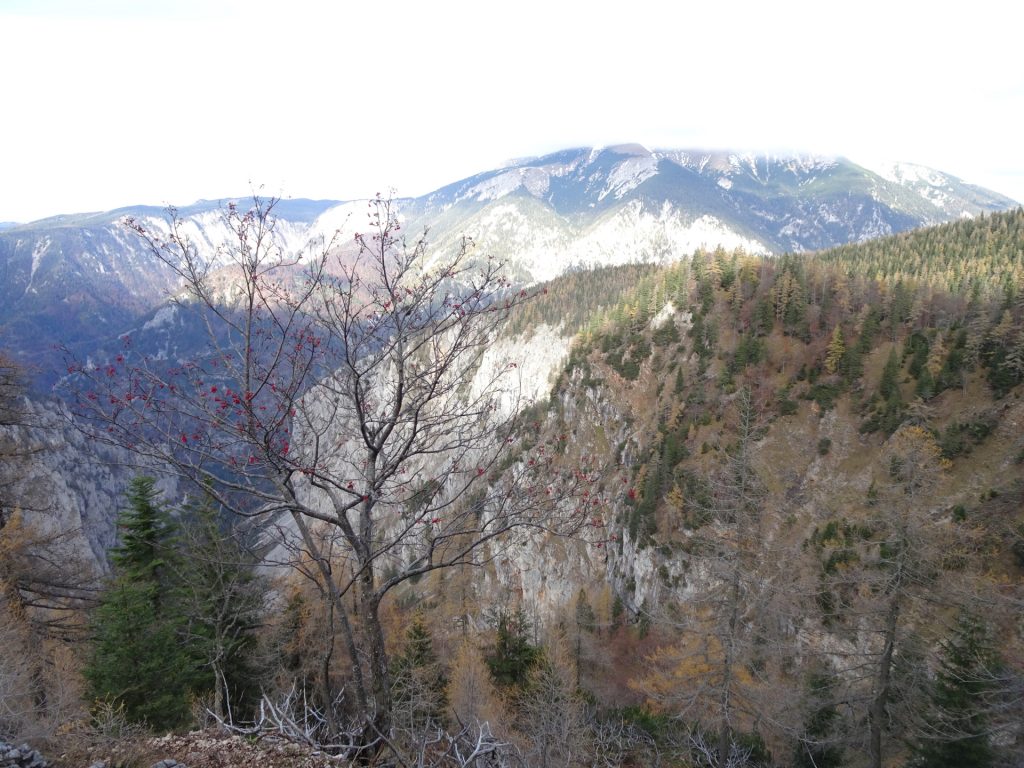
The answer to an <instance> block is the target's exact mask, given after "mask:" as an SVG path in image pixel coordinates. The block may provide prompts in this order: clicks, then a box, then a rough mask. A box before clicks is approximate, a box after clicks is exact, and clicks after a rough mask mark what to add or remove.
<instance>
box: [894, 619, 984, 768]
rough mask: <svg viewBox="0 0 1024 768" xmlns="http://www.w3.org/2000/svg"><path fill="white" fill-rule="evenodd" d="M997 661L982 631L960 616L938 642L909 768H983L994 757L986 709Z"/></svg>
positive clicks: (976, 620) (974, 620)
mask: <svg viewBox="0 0 1024 768" xmlns="http://www.w3.org/2000/svg"><path fill="white" fill-rule="evenodd" d="M998 667H999V660H998V656H997V654H996V652H995V650H994V649H993V647H992V640H991V638H990V637H989V634H988V631H987V629H986V628H985V626H984V624H982V623H981V622H980V621H979V620H978V619H976V618H975V617H973V616H971V615H969V614H968V613H966V612H962V613H961V614H960V616H959V617H958V619H957V624H956V627H955V629H954V630H953V634H952V636H951V637H950V638H949V639H947V640H946V641H945V642H944V643H942V649H941V657H940V660H939V669H938V673H937V674H936V678H935V683H934V685H933V687H932V691H931V701H930V705H929V709H928V712H927V714H926V716H925V724H924V727H923V728H922V736H921V738H920V739H919V741H918V742H917V744H916V745H915V746H914V750H913V751H914V758H913V760H912V761H911V765H913V766H914V768H987V766H991V765H995V763H996V753H995V749H994V747H993V745H992V742H991V740H990V738H989V710H990V707H991V704H992V698H993V697H994V695H995V693H996V690H997V688H998V685H997V675H996V673H997V670H998Z"/></svg>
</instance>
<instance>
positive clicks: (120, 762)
mask: <svg viewBox="0 0 1024 768" xmlns="http://www.w3.org/2000/svg"><path fill="white" fill-rule="evenodd" d="M338 765H339V763H338V761H337V760H332V759H331V758H329V757H327V756H326V755H323V754H317V753H315V752H314V751H313V750H312V749H310V748H308V747H304V746H301V745H298V744H292V743H289V742H285V741H273V740H270V739H261V740H254V739H247V738H245V737H242V736H235V735H230V734H226V733H224V732H222V731H215V730H207V731H194V732H192V733H188V734H184V735H175V734H171V735H168V736H163V737H159V738H150V739H144V740H140V741H138V742H131V743H128V742H125V743H121V744H118V745H117V746H115V747H112V748H110V749H106V750H91V751H90V752H89V754H88V755H85V756H72V755H70V754H65V755H61V756H59V757H50V756H46V757H44V755H42V754H41V753H40V752H39V751H37V750H34V749H32V748H30V747H29V746H28V745H21V746H15V745H13V744H8V743H7V742H5V741H3V740H0V768H267V767H268V766H273V768H328V766H331V768H337V767H338Z"/></svg>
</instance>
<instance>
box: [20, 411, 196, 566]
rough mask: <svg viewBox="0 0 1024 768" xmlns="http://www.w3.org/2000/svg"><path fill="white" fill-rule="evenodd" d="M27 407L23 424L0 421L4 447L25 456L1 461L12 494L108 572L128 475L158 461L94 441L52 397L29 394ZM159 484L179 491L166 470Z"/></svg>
mask: <svg viewBox="0 0 1024 768" xmlns="http://www.w3.org/2000/svg"><path fill="white" fill-rule="evenodd" d="M24 413H25V417H24V419H23V420H22V421H23V424H21V425H19V426H13V427H4V428H0V453H7V454H14V455H15V456H20V457H21V458H17V459H15V460H13V461H10V462H6V463H5V464H4V465H3V467H2V471H3V472H4V473H5V474H6V475H7V476H8V477H10V485H9V486H8V487H7V494H8V497H9V498H11V499H13V500H14V502H15V504H16V507H17V508H18V509H20V510H21V512H22V514H23V515H24V516H25V518H26V519H27V520H28V521H29V522H30V523H31V524H32V525H33V526H34V527H35V528H36V529H37V530H38V531H39V532H41V533H43V534H61V535H62V536H63V537H65V542H64V544H65V546H67V547H69V548H70V552H71V553H73V554H74V555H76V556H78V557H80V558H81V559H82V561H83V562H84V563H88V564H91V565H92V566H93V567H95V568H96V570H97V571H98V572H104V571H105V570H106V568H107V559H106V553H107V551H108V550H109V549H110V547H112V546H113V545H114V544H115V542H116V534H117V532H116V520H117V513H118V511H119V510H120V509H122V508H123V507H124V506H125V501H124V495H123V494H124V490H125V488H127V485H128V482H129V481H130V480H131V478H132V477H133V476H134V475H135V474H137V473H140V472H146V473H147V474H152V475H156V476H159V475H160V471H159V468H158V467H150V468H149V469H143V468H142V467H141V466H140V460H139V459H138V457H136V456H134V455H132V454H131V453H129V452H128V451H126V450H124V449H121V448H117V447H114V446H109V445H104V444H101V443H96V442H95V441H92V440H90V439H89V438H88V437H87V436H86V435H85V434H84V433H83V432H81V431H79V430H77V429H76V428H75V427H74V425H73V424H72V423H71V422H70V421H68V420H67V419H66V418H65V417H64V416H63V415H62V414H61V409H60V407H59V406H58V405H57V404H56V403H54V402H52V401H49V402H45V401H29V400H26V401H25V410H24ZM159 487H160V488H161V490H163V491H164V493H165V495H166V497H167V498H169V499H173V498H174V497H175V496H176V494H177V487H176V484H175V482H174V481H173V479H171V478H169V477H164V478H162V479H161V481H160V483H159Z"/></svg>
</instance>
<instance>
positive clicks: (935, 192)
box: [0, 144, 1016, 380]
mask: <svg viewBox="0 0 1024 768" xmlns="http://www.w3.org/2000/svg"><path fill="white" fill-rule="evenodd" d="M396 202H397V204H398V206H399V208H400V210H401V212H402V215H403V216H404V217H405V219H406V220H407V221H408V226H407V227H406V230H407V231H411V232H416V231H421V230H423V229H427V230H429V239H430V243H431V248H432V249H433V250H434V252H450V250H451V249H452V248H455V247H457V243H458V240H459V239H460V238H461V237H462V236H463V235H470V236H472V238H473V240H474V242H475V244H476V247H477V248H478V249H479V251H480V252H482V253H487V254H489V255H492V256H495V257H498V258H502V259H505V260H506V261H508V262H509V264H510V274H511V276H512V277H513V278H514V279H515V280H517V281H520V282H535V281H542V280H550V279H552V278H554V277H557V276H558V275H560V274H564V273H565V272H566V271H568V270H571V269H578V268H586V267H595V266H603V265H612V264H623V263H632V262H655V263H665V262H669V261H672V260H674V259H677V258H679V257H681V256H684V255H687V254H690V253H692V252H693V251H694V250H696V249H697V248H699V247H702V246H703V247H706V248H709V249H713V248H715V247H717V246H723V247H726V248H735V247H742V248H744V249H745V250H747V251H750V252H758V253H776V254H778V253H785V252H800V251H807V250H816V249H821V248H827V247H831V246H836V245H841V244H845V243H851V242H862V241H865V240H868V239H871V238H875V237H879V236H884V235H888V234H892V233H895V232H901V231H905V230H909V229H912V228H915V227H919V226H923V225H929V224H935V223H939V222H943V221H949V220H952V219H957V218H961V217H972V216H977V215H980V214H984V213H986V212H991V211H997V210H1003V209H1007V208H1011V207H1014V206H1015V205H1016V203H1015V202H1014V201H1013V200H1010V199H1009V198H1007V197H1004V196H1002V195H999V194H997V193H995V192H992V191H989V190H986V189H982V188H980V187H976V186H972V185H970V184H966V183H965V182H963V181H961V180H960V179H957V178H956V177H954V176H951V175H949V174H946V173H942V172H940V171H936V170H933V169H929V168H924V167H921V166H915V165H910V164H905V163H896V164H890V165H886V166H879V167H877V168H875V169H874V170H871V169H868V168H866V167H862V166H860V165H857V164H856V163H854V162H851V161H849V160H846V159H843V158H826V157H813V156H793V157H782V156H756V155H750V154H740V153H730V152H711V151H699V150H658V151H650V150H648V149H645V148H644V147H642V146H639V145H635V144H632V145H620V146H613V147H606V148H603V149H591V148H580V149H569V150H565V151H561V152H556V153H554V154H550V155H546V156H544V157H538V158H529V159H522V160H517V161H515V162H513V163H511V164H509V165H507V166H505V167H502V168H498V169H494V170H490V171H485V172H483V173H479V174H477V175H475V176H471V177H469V178H467V179H463V180H461V181H457V182H455V183H453V184H449V185H447V186H445V187H442V188H440V189H438V190H436V191H434V192H431V193H429V194H427V195H424V196H422V197H418V198H408V199H401V200H398V201H396ZM275 213H276V215H277V217H278V225H277V235H278V236H279V237H280V238H281V241H282V243H283V245H284V247H285V248H286V249H290V250H294V251H300V250H302V249H303V248H305V247H307V246H309V245H310V244H311V243H316V242H318V241H319V238H328V239H329V238H330V237H331V235H332V234H333V233H335V232H340V235H341V236H340V238H339V242H342V243H351V241H352V237H351V236H352V234H354V232H356V231H358V230H359V229H360V228H361V227H362V226H364V225H365V203H363V202H361V201H354V202H340V201H332V200H305V199H285V200H281V201H279V202H278V203H277V206H276V208H275ZM222 214H223V204H222V202H221V201H206V200H203V201H199V202H197V203H194V204H192V205H189V206H187V207H182V208H180V209H178V210H177V215H178V216H179V217H180V219H181V223H182V227H183V231H184V232H185V233H186V234H187V235H188V236H189V237H190V238H191V239H192V240H193V242H195V243H196V245H197V246H198V247H199V248H200V249H201V250H203V251H205V252H208V253H214V252H215V251H216V249H217V247H218V245H220V244H221V243H222V242H224V240H225V239H226V237H227V236H228V230H227V229H226V225H225V221H224V217H223V215H222ZM126 217H133V218H135V219H136V220H138V221H139V222H140V223H143V224H144V225H145V226H146V227H148V228H150V229H151V230H153V231H158V230H160V229H163V230H166V228H167V226H168V219H169V216H168V212H167V211H166V210H163V209H160V208H155V207H144V206H136V207H129V208H121V209H117V210H114V211H108V212H101V213H83V214H71V215H61V216H54V217H52V218H47V219H42V220H40V221H36V222H32V223H28V224H20V225H15V226H11V227H5V228H4V229H2V230H0V346H4V347H6V348H8V349H9V350H11V352H12V353H13V354H14V355H15V356H16V357H18V358H19V359H20V360H21V361H23V362H25V363H27V364H29V365H32V366H34V367H35V368H37V369H38V370H40V371H46V370H49V369H52V368H54V367H56V363H57V357H56V355H55V352H54V346H55V345H57V344H61V345H66V346H69V347H71V348H73V349H75V350H76V352H78V353H80V354H88V353H89V351H91V349H92V348H93V347H95V346H97V344H98V343H100V342H102V341H104V340H108V341H109V340H111V339H116V338H117V337H118V336H119V335H120V334H123V333H126V332H129V331H131V330H133V329H138V328H140V327H145V326H146V325H147V323H148V324H149V327H151V328H152V327H156V326H159V325H160V323H159V322H157V323H156V324H155V325H154V317H155V316H156V313H158V312H160V311H161V307H162V306H163V305H164V302H165V300H166V298H167V297H168V295H170V294H173V292H174V291H175V290H176V289H177V287H178V285H177V282H176V279H175V276H174V275H173V274H172V273H171V272H170V270H168V269H167V267H166V266H165V265H163V264H162V263H160V262H159V260H157V259H156V258H154V256H153V254H152V253H150V252H149V251H148V250H147V247H146V244H145V243H144V242H143V241H142V240H141V239H140V238H139V237H137V236H136V235H135V234H134V233H132V232H130V231H128V230H127V229H126V228H125V226H124V225H123V221H124V219H125V218H126ZM161 317H162V318H164V319H166V317H167V310H166V309H164V310H163V315H161ZM43 378H44V380H47V379H48V377H47V376H44V377H43Z"/></svg>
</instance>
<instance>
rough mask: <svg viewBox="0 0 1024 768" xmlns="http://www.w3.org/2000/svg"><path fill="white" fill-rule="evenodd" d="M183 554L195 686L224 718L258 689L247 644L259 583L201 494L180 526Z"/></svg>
mask: <svg viewBox="0 0 1024 768" xmlns="http://www.w3.org/2000/svg"><path fill="white" fill-rule="evenodd" d="M182 543H183V547H182V548H183V551H184V555H185V558H187V561H186V560H185V558H182V559H181V560H180V561H179V562H180V565H181V567H180V568H179V574H178V577H179V580H180V584H181V590H182V600H183V603H182V608H183V610H184V611H185V613H186V619H187V625H188V641H189V647H190V651H191V653H192V655H193V657H194V661H195V663H196V665H197V667H198V669H197V678H196V681H195V684H196V686H197V687H198V689H199V690H201V691H206V692H209V691H212V692H213V702H212V711H213V713H214V714H215V715H216V716H217V717H220V718H222V719H227V720H229V721H230V719H231V718H232V717H234V716H235V715H237V714H238V713H239V712H240V711H244V710H245V709H246V707H247V705H248V704H249V703H250V702H252V701H253V700H254V699H255V698H256V697H257V694H258V690H257V688H256V683H257V680H258V676H259V670H258V669H256V668H255V666H254V664H253V662H252V658H253V654H252V651H253V647H254V646H255V643H256V635H255V630H256V626H257V624H258V622H259V620H260V614H261V613H262V610H263V598H264V584H263V582H262V581H261V580H260V579H259V578H258V577H257V575H256V573H255V559H254V557H253V556H252V555H251V554H249V553H248V552H247V551H246V550H245V549H244V548H243V546H242V545H241V543H240V542H239V541H238V538H237V537H236V535H235V534H234V532H232V531H227V530H224V529H223V528H222V526H221V524H220V521H219V519H218V514H217V510H216V508H215V506H214V504H213V501H212V499H211V498H210V497H209V496H208V495H207V496H205V498H204V500H203V502H202V503H200V504H198V505H197V506H195V507H194V508H193V509H192V510H191V518H190V519H188V520H187V524H186V525H184V526H183V531H182Z"/></svg>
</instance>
